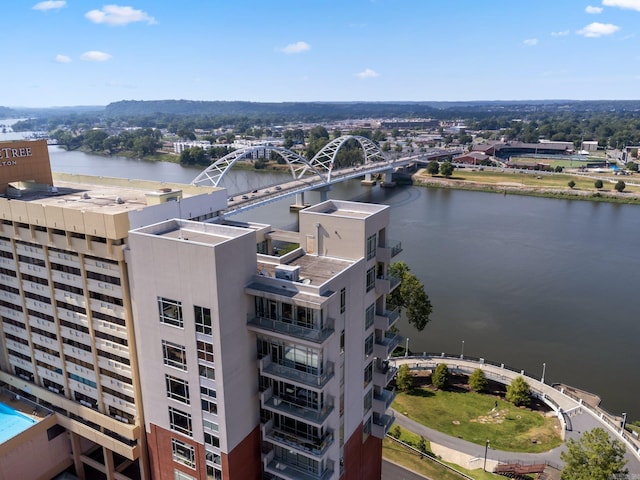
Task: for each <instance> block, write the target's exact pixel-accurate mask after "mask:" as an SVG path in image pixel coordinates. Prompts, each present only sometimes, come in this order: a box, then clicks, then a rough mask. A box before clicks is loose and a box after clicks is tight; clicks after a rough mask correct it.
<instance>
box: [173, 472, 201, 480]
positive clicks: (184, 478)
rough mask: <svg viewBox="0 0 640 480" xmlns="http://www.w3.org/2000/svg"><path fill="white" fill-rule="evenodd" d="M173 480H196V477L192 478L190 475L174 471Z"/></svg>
mask: <svg viewBox="0 0 640 480" xmlns="http://www.w3.org/2000/svg"><path fill="white" fill-rule="evenodd" d="M173 478H174V480H196V477H192V476H191V475H187V474H186V473H184V472H181V471H180V470H174V477H173Z"/></svg>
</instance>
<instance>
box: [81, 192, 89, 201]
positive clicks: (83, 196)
mask: <svg viewBox="0 0 640 480" xmlns="http://www.w3.org/2000/svg"><path fill="white" fill-rule="evenodd" d="M82 199H83V200H88V199H89V194H88V193H87V192H83V193H82Z"/></svg>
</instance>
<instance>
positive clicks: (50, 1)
mask: <svg viewBox="0 0 640 480" xmlns="http://www.w3.org/2000/svg"><path fill="white" fill-rule="evenodd" d="M66 4H67V2H66V1H65V0H47V1H46V2H39V3H36V4H35V5H34V6H33V7H31V8H32V9H33V10H40V11H42V12H46V11H47V10H57V9H59V8H62V7H64V6H65V5H66Z"/></svg>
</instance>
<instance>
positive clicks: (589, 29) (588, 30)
mask: <svg viewBox="0 0 640 480" xmlns="http://www.w3.org/2000/svg"><path fill="white" fill-rule="evenodd" d="M618 30H620V27H619V26H617V25H614V24H613V23H600V22H593V23H590V24H589V25H587V26H586V27H584V28H583V29H582V30H578V35H582V36H583V37H591V38H596V37H602V36H604V35H611V34H612V33H616V32H617V31H618Z"/></svg>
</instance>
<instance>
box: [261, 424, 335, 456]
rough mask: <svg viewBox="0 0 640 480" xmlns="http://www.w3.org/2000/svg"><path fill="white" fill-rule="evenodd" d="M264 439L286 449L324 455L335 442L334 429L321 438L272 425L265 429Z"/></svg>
mask: <svg viewBox="0 0 640 480" xmlns="http://www.w3.org/2000/svg"><path fill="white" fill-rule="evenodd" d="M270 423H271V422H270ZM264 439H265V440H267V441H269V442H271V443H273V444H276V445H279V446H281V447H283V448H286V449H291V448H293V449H295V450H298V451H300V452H302V453H303V454H307V455H313V456H314V457H322V456H323V455H324V454H325V453H326V452H327V450H329V447H330V446H331V445H332V444H333V430H329V431H327V432H326V433H325V434H324V436H322V437H321V438H316V439H309V438H304V437H301V436H300V435H296V434H295V433H292V432H286V431H284V430H281V429H279V428H275V427H271V428H267V429H265V432H264Z"/></svg>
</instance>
